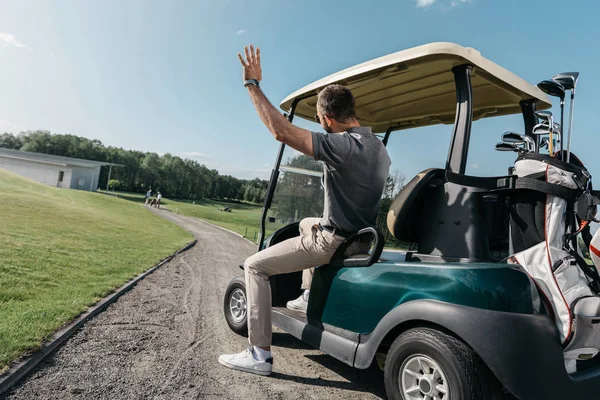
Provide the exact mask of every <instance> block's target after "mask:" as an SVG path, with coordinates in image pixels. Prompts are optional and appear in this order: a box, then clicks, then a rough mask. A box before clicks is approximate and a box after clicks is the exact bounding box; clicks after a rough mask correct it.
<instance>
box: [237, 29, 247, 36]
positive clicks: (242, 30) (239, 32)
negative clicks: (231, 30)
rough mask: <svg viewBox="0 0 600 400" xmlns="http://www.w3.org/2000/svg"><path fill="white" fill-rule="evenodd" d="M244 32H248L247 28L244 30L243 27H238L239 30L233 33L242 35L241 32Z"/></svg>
mask: <svg viewBox="0 0 600 400" xmlns="http://www.w3.org/2000/svg"><path fill="white" fill-rule="evenodd" d="M246 32H248V31H247V30H245V29H240V30H239V31H237V32H236V33H235V34H236V35H243V34H244V33H246Z"/></svg>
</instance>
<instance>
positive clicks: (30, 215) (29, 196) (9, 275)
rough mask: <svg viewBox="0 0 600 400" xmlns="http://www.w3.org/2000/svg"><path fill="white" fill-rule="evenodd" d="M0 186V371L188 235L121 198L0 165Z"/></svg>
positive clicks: (184, 239) (167, 252)
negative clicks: (58, 185)
mask: <svg viewBox="0 0 600 400" xmlns="http://www.w3.org/2000/svg"><path fill="white" fill-rule="evenodd" d="M0 193H2V198H3V201H2V211H1V212H0V229H1V230H2V243H1V244H0V372H1V371H2V370H3V369H5V368H6V367H7V365H8V364H9V363H10V362H11V361H12V360H14V359H16V358H17V357H19V356H21V355H23V354H24V353H26V352H28V351H30V350H33V349H35V348H37V347H39V346H40V344H41V343H42V342H43V340H44V339H46V338H48V337H49V336H50V335H51V334H52V333H53V332H55V331H56V330H57V329H58V328H60V327H61V326H62V325H64V324H65V323H66V322H68V321H70V320H72V319H73V318H75V317H76V316H77V315H79V314H80V313H81V312H83V311H84V310H86V308H87V307H89V306H90V305H92V304H94V303H96V302H97V301H98V300H99V299H101V298H103V297H105V296H106V295H108V294H109V293H110V292H112V291H113V290H114V289H115V288H117V287H119V286H121V285H122V284H124V283H125V282H126V281H128V280H129V279H130V278H132V277H133V276H135V275H137V274H138V273H140V272H142V271H144V270H147V269H148V268H150V267H152V266H153V265H154V264H156V263H157V262H158V261H159V260H161V259H162V258H164V257H166V256H168V255H170V254H171V253H173V252H174V251H176V250H177V249H179V248H181V247H182V246H184V245H185V244H186V243H188V242H189V241H191V240H192V239H193V238H192V235H191V234H189V233H188V232H186V231H184V230H183V229H181V228H180V227H178V226H176V225H174V224H172V223H171V222H168V221H166V220H164V219H162V218H160V217H158V216H155V215H153V214H151V213H149V212H148V211H147V210H146V209H144V208H143V207H140V206H139V205H137V204H133V203H131V202H129V201H123V200H122V199H118V198H114V197H111V196H106V195H103V194H97V193H89V192H84V191H77V190H67V189H58V188H53V187H49V186H46V185H41V184H38V183H35V182H33V181H30V180H27V179H23V178H21V177H19V176H17V175H14V174H11V173H9V172H6V171H4V170H1V169H0Z"/></svg>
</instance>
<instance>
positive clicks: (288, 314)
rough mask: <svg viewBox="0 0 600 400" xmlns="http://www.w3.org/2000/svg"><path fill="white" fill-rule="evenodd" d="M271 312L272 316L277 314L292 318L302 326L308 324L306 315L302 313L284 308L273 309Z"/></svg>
mask: <svg viewBox="0 0 600 400" xmlns="http://www.w3.org/2000/svg"><path fill="white" fill-rule="evenodd" d="M272 312H273V314H275V313H277V314H282V315H285V316H286V317H290V318H294V319H295V320H298V321H300V322H302V323H304V324H306V323H308V320H307V318H306V313H303V312H301V311H295V310H290V309H289V308H286V307H273V308H272Z"/></svg>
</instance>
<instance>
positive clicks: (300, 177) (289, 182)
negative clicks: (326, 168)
mask: <svg viewBox="0 0 600 400" xmlns="http://www.w3.org/2000/svg"><path fill="white" fill-rule="evenodd" d="M287 166H289V167H295V168H301V169H305V170H310V171H319V172H322V171H323V166H322V165H321V164H320V163H319V162H318V161H315V160H314V159H313V158H312V157H309V156H306V155H304V154H300V155H298V156H296V157H294V158H292V159H291V160H289V161H288V164H287ZM275 199H276V204H274V208H275V209H276V212H275V215H276V218H277V219H279V220H280V221H281V222H282V223H284V224H289V223H292V222H294V221H298V220H300V219H302V218H306V217H318V216H320V215H321V214H322V213H323V188H322V185H321V178H320V177H315V176H310V175H305V174H301V173H298V172H291V171H286V172H283V173H282V176H281V180H280V182H279V183H278V184H277V188H276V191H275Z"/></svg>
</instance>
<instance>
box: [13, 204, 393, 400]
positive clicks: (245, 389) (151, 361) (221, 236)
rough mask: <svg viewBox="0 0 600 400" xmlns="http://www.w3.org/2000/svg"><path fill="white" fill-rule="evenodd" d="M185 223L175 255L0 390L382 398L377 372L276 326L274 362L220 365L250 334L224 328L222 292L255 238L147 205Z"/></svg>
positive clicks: (48, 395) (108, 395) (29, 395)
mask: <svg viewBox="0 0 600 400" xmlns="http://www.w3.org/2000/svg"><path fill="white" fill-rule="evenodd" d="M153 212H156V213H158V214H160V215H161V216H163V217H165V218H167V219H169V220H172V221H174V222H176V223H177V224H179V225H181V226H182V227H184V228H185V229H187V230H189V231H190V232H192V233H193V234H194V235H195V236H196V238H197V239H198V243H197V245H196V246H195V247H194V248H192V249H191V250H189V251H187V252H185V253H183V254H182V255H180V256H178V257H176V258H175V259H174V260H173V261H172V262H170V263H169V264H167V265H165V266H164V267H162V268H160V269H158V270H157V271H156V272H155V273H153V274H152V275H150V276H149V277H148V278H146V279H144V280H143V281H142V282H141V283H140V284H139V285H138V286H136V287H135V288H134V289H133V290H132V291H130V292H129V293H127V294H126V295H124V296H123V297H121V298H120V299H119V300H118V301H117V302H116V303H115V304H113V305H112V306H110V307H109V308H108V310H107V311H105V312H104V313H102V314H100V315H99V316H98V317H96V318H95V319H94V320H92V321H91V322H89V323H88V324H87V325H86V326H85V327H84V328H83V329H82V330H81V331H80V332H78V333H77V334H76V335H75V336H74V337H73V338H71V339H70V340H69V341H68V342H67V344H66V345H64V346H63V347H62V348H61V349H59V351H57V352H56V353H55V354H54V355H53V356H52V357H50V358H49V359H48V360H47V361H45V362H44V363H43V364H42V365H40V366H39V367H38V368H37V369H36V370H34V371H32V372H31V373H30V374H29V377H28V379H26V380H24V381H23V382H22V383H21V384H20V385H19V386H18V387H16V388H15V389H14V390H13V391H12V392H11V393H9V394H8V396H7V397H6V398H8V399H11V400H16V399H27V400H31V399H110V400H116V399H244V400H248V399H261V400H262V399H323V398H327V399H381V398H385V394H384V389H383V383H382V381H383V376H382V374H380V373H379V372H378V371H373V370H369V371H360V370H355V369H352V368H350V367H348V366H346V365H344V364H342V363H341V362H338V361H337V360H335V359H333V358H331V357H329V356H326V355H324V354H323V353H321V352H320V351H318V350H314V349H312V348H310V347H307V346H306V345H304V344H303V343H302V342H300V341H298V340H296V339H295V338H293V337H291V336H289V335H287V334H285V333H283V332H281V331H277V330H275V332H274V337H273V345H274V349H273V354H274V357H275V364H274V372H273V375H272V376H271V377H260V376H256V375H249V374H244V373H241V372H237V371H231V370H228V369H225V368H223V367H221V366H220V365H219V364H218V362H217V358H218V356H219V354H221V353H223V352H237V351H241V350H243V349H244V348H245V346H246V345H247V339H245V338H243V337H240V336H237V335H235V334H234V333H233V332H231V331H230V330H229V328H228V326H227V324H226V322H225V319H224V317H223V311H222V310H223V306H222V304H223V303H222V301H223V295H224V292H225V288H226V286H227V284H228V283H229V281H230V280H231V278H233V277H234V276H237V275H241V272H242V271H241V270H240V269H239V268H238V265H239V264H240V263H241V262H243V260H244V259H245V258H246V257H247V256H249V255H251V254H252V253H253V252H254V251H255V250H256V248H255V246H254V245H252V244H250V243H249V242H247V241H245V240H244V239H242V238H240V237H238V236H236V235H234V234H232V233H229V232H226V231H224V230H222V229H219V228H216V227H213V226H211V225H209V224H206V223H203V222H200V221H198V220H195V219H191V218H186V217H182V216H180V215H174V214H172V213H170V212H168V211H154V210H153Z"/></svg>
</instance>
